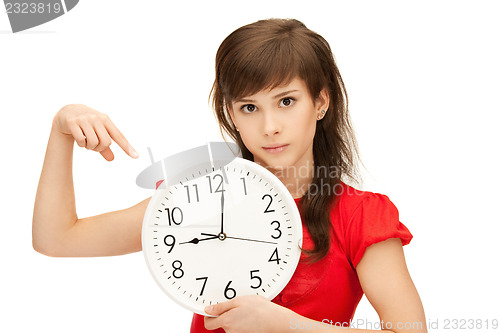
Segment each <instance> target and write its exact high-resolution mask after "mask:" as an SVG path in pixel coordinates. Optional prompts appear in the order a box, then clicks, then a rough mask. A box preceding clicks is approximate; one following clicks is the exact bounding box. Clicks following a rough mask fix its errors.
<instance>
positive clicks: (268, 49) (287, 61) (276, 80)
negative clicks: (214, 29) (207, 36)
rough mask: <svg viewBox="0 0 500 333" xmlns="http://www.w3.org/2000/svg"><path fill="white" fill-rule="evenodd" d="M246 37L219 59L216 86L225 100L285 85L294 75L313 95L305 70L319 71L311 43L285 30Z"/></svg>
mask: <svg viewBox="0 0 500 333" xmlns="http://www.w3.org/2000/svg"><path fill="white" fill-rule="evenodd" d="M247 37H248V38H246V39H245V40H244V41H242V40H240V41H238V42H237V43H234V44H233V45H232V49H231V51H230V52H228V53H227V54H225V56H224V57H223V59H221V60H222V61H221V62H219V63H220V64H221V66H220V68H219V69H218V70H219V75H220V76H219V77H220V87H221V90H222V93H223V95H224V97H225V102H226V103H228V104H230V103H231V102H232V101H234V100H235V99H240V98H244V97H246V96H250V95H253V94H255V93H257V92H259V91H261V90H271V89H273V88H275V87H278V86H280V85H286V84H288V83H289V82H291V81H292V80H293V79H294V78H295V77H299V78H301V79H302V80H304V81H305V82H306V85H307V87H308V89H309V90H310V93H311V95H312V96H313V95H314V93H313V92H312V91H311V88H312V86H316V84H314V83H313V82H311V78H310V77H308V75H307V73H321V72H322V71H321V65H320V64H319V63H318V62H317V60H316V59H317V58H318V57H317V55H315V52H314V49H313V47H312V46H311V44H308V43H304V42H303V41H301V40H299V39H297V38H293V37H291V36H290V35H289V34H288V33H286V32H285V33H282V34H280V35H278V36H277V37H276V36H273V37H274V38H263V36H262V34H260V35H257V34H254V35H250V36H248V35H247ZM315 60H316V61H315Z"/></svg>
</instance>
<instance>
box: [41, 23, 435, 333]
mask: <svg viewBox="0 0 500 333" xmlns="http://www.w3.org/2000/svg"><path fill="white" fill-rule="evenodd" d="M215 69H216V71H215V72H216V76H215V82H214V84H213V87H212V91H211V97H212V102H213V107H214V110H215V113H216V116H217V119H218V121H219V125H220V128H221V132H222V134H223V135H224V132H223V131H225V132H226V133H228V134H229V136H230V137H231V138H232V139H233V140H234V141H235V142H236V143H237V144H238V145H239V146H240V148H241V151H242V152H243V157H244V158H246V159H249V160H252V161H254V162H256V163H258V164H260V165H262V166H264V167H266V168H267V169H268V170H270V171H271V172H273V173H274V174H275V175H276V176H277V177H278V178H279V179H280V180H281V181H282V182H283V184H284V185H285V186H287V188H288V189H289V191H290V193H291V194H292V196H293V197H294V198H295V202H296V204H297V206H298V207H299V210H300V212H301V216H302V220H303V231H304V240H303V247H304V251H303V254H302V257H301V260H300V262H299V265H298V267H297V270H296V271H295V273H294V275H293V277H292V279H291V280H290V282H289V283H288V285H287V286H286V287H285V289H284V290H283V291H282V292H281V293H280V294H279V295H278V296H277V297H276V298H275V299H273V300H272V301H268V300H266V299H265V298H263V297H259V296H240V297H236V298H234V299H232V300H230V301H227V302H223V303H219V304H216V305H213V306H211V307H207V308H206V310H205V311H206V312H207V313H208V314H211V315H214V317H203V316H200V315H197V314H195V315H194V316H193V321H192V325H191V332H196V333H198V332H206V331H207V330H214V329H217V332H224V331H225V332H231V333H233V332H252V333H255V332H288V331H296V330H297V329H306V330H307V331H309V332H324V331H327V330H338V329H341V330H343V332H367V331H368V330H364V329H356V328H353V327H350V328H348V327H347V326H349V324H350V320H351V319H352V318H353V316H354V311H355V309H356V306H357V305H358V302H359V301H360V299H361V297H362V295H363V293H364V294H366V297H367V299H368V300H369V301H370V303H371V304H372V305H373V307H374V309H375V310H376V311H377V313H378V315H379V317H380V324H381V328H382V329H384V330H387V331H393V332H417V331H418V332H427V328H426V324H425V316H424V310H423V307H422V303H421V301H420V298H419V295H418V293H417V290H416V289H415V286H414V284H413V282H412V280H411V278H410V275H409V273H408V270H407V267H406V263H405V258H404V253H403V248H402V246H403V245H406V244H408V243H409V242H410V240H411V238H412V235H411V233H410V232H409V230H408V229H407V228H406V227H405V226H404V225H403V224H402V223H401V222H400V221H399V217H398V210H397V208H396V207H395V206H394V204H393V203H392V202H391V201H390V200H389V198H388V197H387V196H385V195H382V194H378V193H372V192H368V191H359V190H356V189H355V188H354V187H351V186H349V185H347V184H346V183H345V182H344V181H346V180H347V178H349V179H351V180H353V181H354V182H357V180H358V173H357V168H356V161H357V156H358V155H357V145H356V140H355V138H354V135H353V130H352V127H351V125H350V121H349V114H348V107H347V106H348V104H347V94H346V91H345V87H344V83H343V81H342V78H341V76H340V73H339V70H338V69H337V66H336V64H335V61H334V58H333V55H332V52H331V50H330V47H329V45H328V43H327V42H326V41H325V39H323V38H322V37H321V36H320V35H318V34H317V33H315V32H313V31H311V30H309V29H308V28H307V27H306V26H305V25H304V24H302V23H301V22H299V21H297V20H291V19H290V20H282V19H269V20H262V21H258V22H255V23H252V24H249V25H246V26H243V27H241V28H239V29H237V30H236V31H234V32H233V33H231V34H230V35H229V36H228V37H227V38H226V39H225V40H224V41H223V42H222V44H221V45H220V47H219V50H218V52H217V56H216V68H215ZM75 141H76V143H77V144H78V146H80V147H85V148H87V149H91V150H94V151H97V152H99V153H100V154H101V155H102V156H103V157H104V158H105V159H106V160H108V161H111V160H113V158H114V156H113V153H112V151H111V150H110V148H109V146H110V144H111V142H112V141H115V142H116V143H117V144H118V145H119V146H120V147H121V148H122V149H123V150H124V151H125V152H126V153H127V154H128V155H130V156H131V157H133V158H137V157H138V154H137V152H136V151H135V150H134V149H133V148H132V146H131V145H130V144H129V143H128V141H127V140H126V139H125V137H124V136H123V134H122V133H121V132H120V131H119V130H118V129H117V128H116V127H115V125H114V124H113V122H112V121H111V120H110V119H109V117H108V116H107V115H105V114H103V113H101V112H98V111H96V110H93V109H91V108H89V107H87V106H85V105H67V106H64V107H63V108H62V109H61V110H60V111H59V112H57V114H56V115H55V116H54V119H53V123H52V130H51V133H50V138H49V142H48V146H47V152H46V155H45V161H44V164H43V169H42V174H41V177H40V182H39V185H38V190H37V194H36V200H35V207H34V216H33V247H34V249H35V250H36V251H38V252H40V253H43V254H45V255H48V256H58V257H63V256H64V257H76V256H88V257H90V256H111V255H121V254H126V253H131V252H136V251H141V225H142V220H143V216H144V213H145V210H146V207H147V205H148V203H149V200H150V198H148V199H146V200H144V201H142V202H140V203H138V204H137V205H135V206H133V207H130V208H127V209H123V210H119V211H114V212H109V213H105V214H102V215H97V216H92V217H87V218H78V216H77V214H76V209H75V195H74V189H73V179H72V155H73V146H74V142H75ZM117 233H118V234H117ZM113 239H114V240H116V241H115V242H113V241H110V240H113ZM335 324H337V325H335ZM340 326H342V327H340Z"/></svg>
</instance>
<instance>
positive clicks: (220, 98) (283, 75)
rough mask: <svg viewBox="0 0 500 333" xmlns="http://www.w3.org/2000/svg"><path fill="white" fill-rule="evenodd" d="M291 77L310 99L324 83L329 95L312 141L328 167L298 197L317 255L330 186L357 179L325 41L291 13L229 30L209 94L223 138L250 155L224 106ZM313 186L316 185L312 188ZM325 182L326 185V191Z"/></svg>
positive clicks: (325, 234) (323, 245)
mask: <svg viewBox="0 0 500 333" xmlns="http://www.w3.org/2000/svg"><path fill="white" fill-rule="evenodd" d="M295 77H299V78H300V79H302V80H303V81H304V82H305V84H306V86H307V88H308V90H309V94H310V96H311V97H312V98H313V100H316V98H318V97H319V94H320V91H321V90H322V89H323V88H327V91H328V95H329V98H330V103H329V107H328V110H327V112H326V114H325V116H324V118H323V119H322V120H320V121H318V123H317V127H316V133H315V136H314V141H313V156H314V166H315V168H317V167H319V166H320V167H322V168H324V169H325V170H326V171H327V172H324V173H316V172H314V175H313V180H312V183H311V184H310V185H309V188H308V191H307V192H306V194H304V196H303V197H302V199H301V200H300V202H299V203H300V205H299V208H300V211H301V215H302V216H303V218H304V223H305V225H306V227H307V229H308V231H309V233H310V235H311V238H312V240H313V242H314V248H313V249H312V250H311V251H305V252H306V253H307V254H308V255H309V258H310V259H311V260H312V261H317V260H319V259H321V258H323V257H324V256H325V255H326V254H327V253H328V251H329V248H330V242H331V239H330V228H331V221H330V209H331V208H332V204H333V203H334V202H336V199H337V197H338V195H337V194H336V193H335V192H336V191H334V189H336V188H338V185H339V184H340V181H341V177H344V176H348V177H349V178H350V179H352V180H354V181H355V182H357V183H359V182H358V180H357V177H358V171H357V166H356V161H357V160H359V155H358V148H357V143H356V139H355V137H354V132H353V129H352V127H351V124H350V119H349V114H348V107H347V104H348V101H347V92H346V90H345V86H344V82H343V81H342V78H341V76H340V73H339V70H338V68H337V66H336V64H335V61H334V58H333V55H332V51H331V49H330V46H329V44H328V42H327V41H326V40H325V39H324V38H323V37H321V36H320V35H319V34H317V33H315V32H313V31H311V30H310V29H308V28H307V27H306V26H305V25H304V24H303V23H302V22H300V21H298V20H295V19H268V20H260V21H257V22H255V23H252V24H248V25H245V26H243V27H241V28H239V29H237V30H235V31H234V32H232V33H231V34H230V35H229V36H227V37H226V39H224V41H223V42H222V44H221V45H220V47H219V49H218V51H217V55H216V59H215V81H214V84H213V87H212V90H211V92H210V96H211V98H212V105H213V108H214V111H215V114H216V116H217V119H218V121H219V126H220V130H221V134H222V136H223V137H224V138H225V136H224V131H226V132H227V133H228V134H229V136H230V137H231V138H232V139H234V141H235V142H236V143H237V144H238V146H239V147H240V149H241V151H242V155H243V158H246V159H248V160H251V161H253V155H252V153H251V152H250V151H249V150H248V149H247V148H246V147H245V145H244V143H243V141H242V139H241V136H240V135H239V133H238V131H236V126H235V125H234V123H233V122H232V120H231V117H230V115H229V113H228V110H227V107H226V106H227V105H231V103H232V101H233V100H235V99H239V98H242V97H245V96H249V95H253V94H255V93H257V92H259V91H261V90H265V89H273V88H275V87H277V86H279V85H282V84H288V83H289V82H290V81H291V80H293V79H294V78H295ZM332 169H333V170H334V171H335V172H334V174H333V175H332V173H331V171H332ZM312 186H314V188H316V193H314V194H313V187H312ZM325 187H326V188H327V189H329V190H328V191H324V188H325ZM318 189H321V193H318Z"/></svg>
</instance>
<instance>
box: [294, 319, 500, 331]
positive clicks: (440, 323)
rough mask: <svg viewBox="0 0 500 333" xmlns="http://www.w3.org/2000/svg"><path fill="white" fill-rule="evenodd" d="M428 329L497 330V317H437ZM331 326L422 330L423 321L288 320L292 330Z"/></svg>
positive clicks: (428, 322) (430, 321) (427, 323)
mask: <svg viewBox="0 0 500 333" xmlns="http://www.w3.org/2000/svg"><path fill="white" fill-rule="evenodd" d="M426 325H427V329H428V330H492V331H494V330H498V328H499V326H498V319H497V318H494V319H493V318H438V319H428V320H427V321H426ZM331 328H351V329H366V330H394V329H397V330H402V329H406V330H423V329H424V323H423V322H384V321H383V320H381V321H369V320H366V319H355V320H350V321H349V322H335V321H333V320H329V319H323V320H322V321H320V322H319V321H300V320H297V319H292V320H290V329H292V330H317V329H325V330H327V329H331Z"/></svg>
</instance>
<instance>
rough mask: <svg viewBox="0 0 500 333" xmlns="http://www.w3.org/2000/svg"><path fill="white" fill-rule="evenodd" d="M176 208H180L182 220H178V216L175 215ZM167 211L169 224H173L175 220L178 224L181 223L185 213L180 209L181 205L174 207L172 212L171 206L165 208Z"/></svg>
mask: <svg viewBox="0 0 500 333" xmlns="http://www.w3.org/2000/svg"><path fill="white" fill-rule="evenodd" d="M176 209H178V210H179V213H180V221H179V222H177V221H176V216H175V215H174V214H175V210H176ZM165 211H166V212H167V216H168V225H169V226H172V222H174V224H176V225H179V224H181V223H182V220H183V218H184V214H183V213H182V209H180V208H179V207H174V209H172V213H170V208H165Z"/></svg>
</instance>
